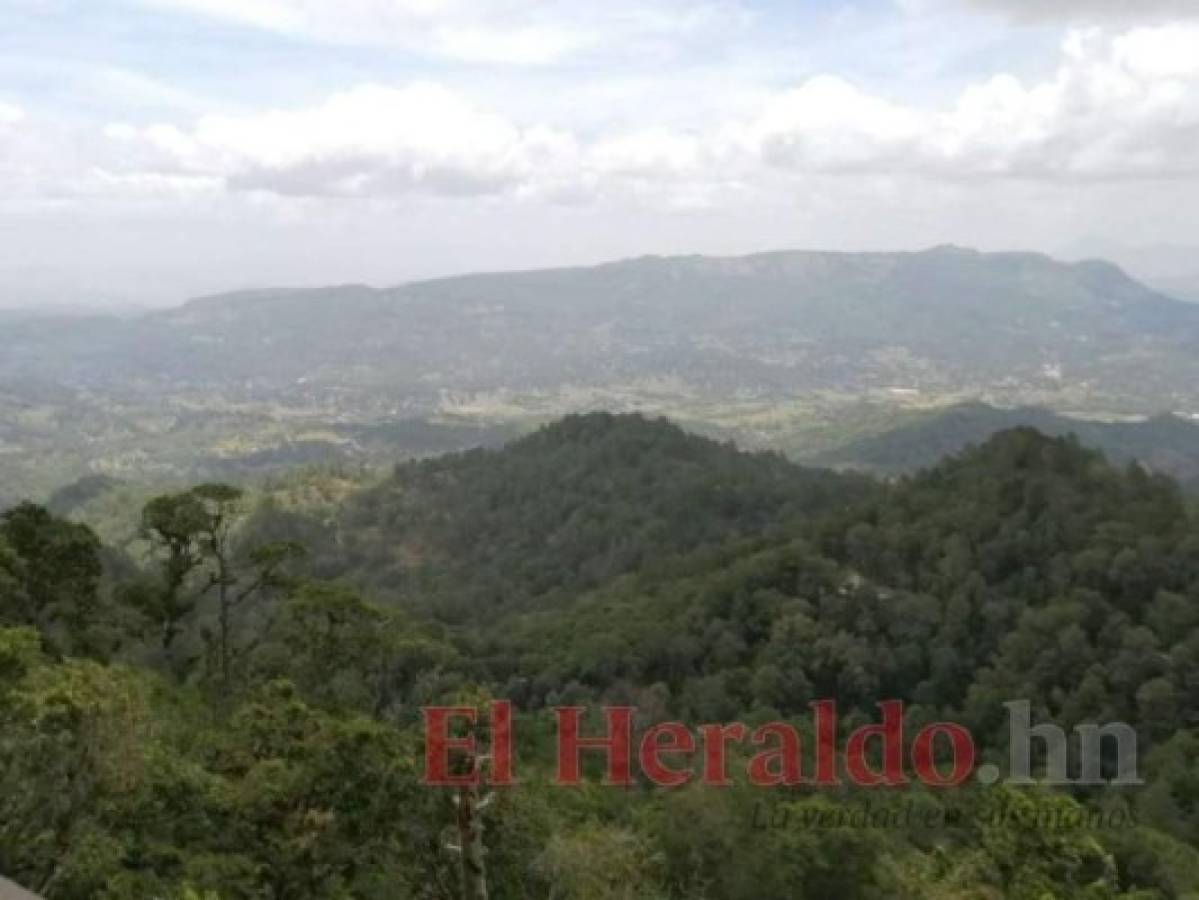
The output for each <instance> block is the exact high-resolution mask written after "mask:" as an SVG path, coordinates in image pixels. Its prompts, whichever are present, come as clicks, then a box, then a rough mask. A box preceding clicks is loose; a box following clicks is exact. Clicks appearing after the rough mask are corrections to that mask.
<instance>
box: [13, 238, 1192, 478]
mask: <svg viewBox="0 0 1199 900" xmlns="http://www.w3.org/2000/svg"><path fill="white" fill-rule="evenodd" d="M0 327H3V331H4V336H5V340H4V341H3V342H2V343H0V409H2V410H4V417H3V419H0V480H2V481H5V482H23V483H28V484H32V485H34V486H35V487H36V488H37V489H38V491H40V493H41V494H43V495H45V494H46V493H48V492H49V491H50V490H52V489H53V488H55V487H57V486H59V485H61V484H63V483H65V482H67V481H70V480H71V479H72V478H74V477H78V476H79V475H80V474H84V473H88V472H90V473H93V474H105V475H109V476H114V477H128V476H130V475H135V476H136V477H138V478H142V477H144V476H145V475H147V474H151V475H155V476H156V477H157V476H160V477H175V478H179V477H193V476H197V477H202V476H207V475H208V474H209V473H214V472H215V473H217V474H224V473H228V472H231V471H232V472H241V471H253V470H258V469H263V468H271V467H273V466H276V465H279V464H286V463H289V462H297V461H301V462H302V461H313V460H320V459H325V458H342V457H345V456H350V457H354V456H362V455H363V454H366V455H367V456H375V455H378V456H382V457H391V458H394V457H395V456H404V455H412V454H414V453H425V452H436V451H438V450H443V449H453V448H455V447H460V446H463V442H464V441H466V442H468V443H469V440H471V439H472V438H471V437H470V436H471V435H473V434H475V433H476V432H477V431H478V430H479V429H495V428H498V429H500V430H501V433H502V434H505V435H507V434H511V429H516V430H525V429H528V428H531V427H533V426H535V425H536V424H537V423H539V422H543V421H546V420H548V419H551V418H554V417H556V416H559V415H562V414H566V413H569V412H572V411H582V410H589V409H610V410H614V411H645V412H650V413H655V414H665V415H669V416H670V417H672V418H674V419H676V420H678V421H680V422H683V423H684V424H686V425H688V426H689V427H692V428H694V429H696V430H699V431H703V432H706V433H709V434H713V435H716V436H721V437H728V438H733V439H736V440H738V441H740V442H742V443H744V444H746V445H750V446H762V447H771V448H776V449H783V450H786V451H788V452H793V453H797V454H799V455H812V454H816V453H822V452H830V451H834V450H835V449H836V448H838V447H840V446H843V445H844V444H846V443H848V442H849V441H851V440H853V439H856V438H864V437H869V436H871V435H875V434H878V433H880V432H882V431H884V430H886V429H887V427H889V426H891V425H902V424H905V423H906V422H907V421H909V420H910V419H911V418H912V416H911V414H912V413H913V412H914V411H915V412H922V411H927V410H930V409H937V408H943V407H946V406H949V405H952V404H954V403H960V402H966V401H975V400H983V401H988V402H991V403H993V404H995V405H1000V406H1006V407H1019V406H1026V405H1036V406H1044V407H1047V408H1051V409H1056V410H1069V411H1076V412H1081V413H1085V414H1088V415H1092V416H1102V415H1111V414H1120V415H1128V414H1157V413H1162V412H1166V411H1180V412H1184V413H1187V412H1190V411H1193V410H1196V409H1199V305H1195V304H1191V303H1186V302H1183V301H1179V300H1175V299H1172V298H1170V297H1168V296H1166V295H1164V294H1162V293H1160V292H1158V291H1155V290H1153V289H1151V288H1149V287H1146V286H1145V285H1143V284H1141V283H1139V282H1137V281H1136V280H1134V279H1132V278H1131V277H1129V276H1128V275H1126V274H1125V273H1124V272H1123V271H1122V270H1120V269H1119V268H1117V267H1116V266H1114V265H1111V264H1108V263H1104V262H1099V261H1089V262H1080V263H1063V262H1059V261H1056V260H1053V259H1051V258H1049V257H1046V256H1042V255H1038V254H1032V253H981V252H978V251H974V250H968V249H963V248H959V247H951V246H945V247H937V248H933V249H931V250H927V251H923V252H918V253H822V252H806V251H783V252H775V253H763V254H756V255H752V256H745V257H736V258H713V257H702V256H686V257H670V258H663V257H643V258H638V259H630V260H624V261H619V262H613V263H608V264H604V265H599V266H594V267H589V268H570V269H553V270H542V271H529V272H507V273H489V274H477V275H465V276H458V277H452V278H442V279H437V280H432V281H425V282H419V283H412V284H406V285H401V286H398V287H394V288H387V289H375V288H370V287H365V286H361V285H345V286H339V287H329V288H321V289H315V290H308V289H306V290H283V289H280V290H258V291H244V292H239V293H235V294H225V295H220V296H214V297H205V298H201V299H197V300H193V301H191V302H189V303H187V304H185V305H183V306H182V307H179V308H176V309H171V310H166V311H158V312H153V313H147V314H142V315H136V316H122V317H118V316H111V317H107V316H99V315H93V316H71V315H59V316H53V317H36V316H34V317H29V316H7V317H6V318H5V319H4V320H3V323H2V326H0ZM413 422H416V423H418V424H417V425H416V426H413V425H412V424H411V423H413ZM420 423H424V424H420ZM429 424H431V426H432V428H433V429H434V430H436V429H442V431H443V433H444V437H445V441H444V442H443V443H444V446H442V445H441V444H440V443H438V441H437V440H433V441H432V442H430V440H429V435H430V431H429V428H427V427H426V425H429ZM463 429H465V431H463ZM414 432H417V433H419V434H420V435H421V437H420V440H419V441H417V442H416V443H413V442H410V441H409V440H408V436H410V435H411V434H412V433H414ZM388 435H392V436H393V437H394V440H390V441H389V439H388Z"/></svg>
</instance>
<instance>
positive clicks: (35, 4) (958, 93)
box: [0, 0, 1199, 305]
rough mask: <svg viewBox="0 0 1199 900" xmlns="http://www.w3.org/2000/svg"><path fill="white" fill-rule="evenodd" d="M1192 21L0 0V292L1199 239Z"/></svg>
mask: <svg viewBox="0 0 1199 900" xmlns="http://www.w3.org/2000/svg"><path fill="white" fill-rule="evenodd" d="M1131 7H1135V8H1136V10H1137V12H1136V14H1135V15H1130V14H1128V12H1127V10H1128V9H1129V8H1131ZM1195 13H1199V2H1197V0H1138V2H1135V3H1133V2H1129V0H1037V2H1032V0H846V2H834V0H760V2H751V0H603V2H596V0H559V2H537V0H86V2H84V0H0V305H15V304H19V303H33V302H44V303H49V302H64V301H70V300H72V299H76V298H77V299H79V300H80V301H85V300H86V301H92V300H96V299H98V298H102V299H106V300H109V301H112V302H125V301H128V302H138V303H141V302H173V301H178V300H181V299H183V298H184V297H186V296H188V295H192V294H196V293H200V292H207V291H216V290H222V289H228V288H235V287H241V286H249V285H263V284H326V283H334V282H345V281H363V282H369V283H375V284H387V283H395V282H399V281H403V280H407V279H410V278H416V277H423V276H428V275H435V274H441V273H450V272H460V271H471V270H479V269H495V268H520V267H529V266H544V265H557V264H566V263H586V262H595V261H599V260H603V259H610V258H614V257H619V256H627V255H638V254H644V253H683V252H703V253H741V252H749V251H754V250H763V249H774V248H783V247H803V248H827V249H880V248H887V249H889V248H895V249H908V248H917V247H922V246H927V245H932V244H937V243H944V242H953V243H959V244H968V245H974V246H980V247H983V248H1010V247H1027V248H1034V249H1044V250H1049V251H1055V252H1067V253H1068V252H1073V251H1074V250H1075V249H1076V248H1080V247H1104V246H1113V245H1120V244H1125V245H1148V244H1175V245H1188V244H1190V245H1199V15H1194V14H1195ZM1188 15H1191V17H1190V18H1188ZM1195 268H1196V270H1199V263H1197V264H1196V267H1195Z"/></svg>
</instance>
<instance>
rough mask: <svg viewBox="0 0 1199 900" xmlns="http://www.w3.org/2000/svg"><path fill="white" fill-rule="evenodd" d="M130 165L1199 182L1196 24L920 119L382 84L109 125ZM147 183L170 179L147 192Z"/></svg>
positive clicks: (588, 175)
mask: <svg viewBox="0 0 1199 900" xmlns="http://www.w3.org/2000/svg"><path fill="white" fill-rule="evenodd" d="M108 135H109V137H110V139H111V143H112V144H113V146H114V147H115V148H119V151H118V150H116V149H114V150H113V151H112V152H113V154H114V155H115V156H116V157H117V158H119V160H120V164H119V165H117V166H116V167H115V168H113V169H112V171H113V172H114V174H118V175H120V174H124V175H133V174H137V173H142V174H146V175H150V176H155V177H158V178H159V179H167V181H165V182H164V183H171V184H174V183H175V182H172V181H170V179H178V178H184V179H186V178H192V179H198V183H201V184H204V185H212V184H223V185H224V186H225V188H226V189H227V190H230V191H233V192H251V193H254V192H256V193H266V194H273V195H277V196H283V197H335V198H387V197H398V196H403V195H408V194H425V195H434V196H458V197H461V196H470V197H502V196H506V197H509V198H514V199H518V200H522V201H545V202H552V203H580V202H587V201H591V200H596V199H603V198H612V197H625V198H628V197H632V198H635V199H636V200H637V201H638V202H642V203H647V204H653V205H658V206H661V207H663V208H677V207H679V206H683V207H694V206H705V205H715V204H716V202H717V201H718V200H719V199H720V198H721V197H726V196H727V195H728V194H729V193H730V192H734V193H741V194H745V193H746V192H752V191H755V190H758V191H766V190H773V189H776V188H778V186H779V184H780V182H779V180H778V179H780V178H782V179H786V178H793V179H794V178H803V177H806V176H827V175H846V174H868V175H884V176H917V177H920V178H925V179H939V180H942V181H945V182H955V183H956V182H971V181H975V182H977V181H994V180H1002V179H1022V180H1033V181H1046V182H1059V183H1082V182H1095V181H1136V180H1170V179H1173V180H1180V179H1191V180H1199V156H1196V154H1195V153H1194V148H1195V147H1196V146H1197V145H1199V25H1186V24H1173V25H1166V26H1159V27H1149V28H1136V29H1132V30H1129V31H1125V32H1122V33H1117V34H1110V33H1106V32H1103V31H1097V30H1076V31H1072V32H1070V34H1069V36H1068V37H1067V38H1066V40H1065V41H1064V43H1063V45H1062V48H1061V58H1060V61H1059V65H1058V67H1057V69H1056V71H1055V72H1054V73H1052V74H1051V75H1050V76H1049V77H1047V78H1045V79H1043V80H1040V81H1034V82H1026V81H1024V80H1021V79H1020V78H1018V77H1016V76H1015V75H1013V74H1011V73H1002V72H1001V73H997V74H995V75H993V76H991V77H988V78H985V79H982V80H979V81H977V82H975V83H973V84H970V85H968V86H966V87H965V89H963V90H962V91H961V92H960V93H959V95H958V96H957V97H956V98H955V99H951V100H949V101H947V102H946V103H944V104H941V105H930V106H919V105H914V104H911V103H904V102H899V101H897V100H894V99H891V98H887V97H884V96H880V95H878V94H877V93H872V92H868V91H866V90H864V89H862V88H861V87H859V86H855V85H854V84H852V83H851V82H850V81H848V80H846V79H844V78H841V77H838V76H834V75H820V76H816V77H813V78H810V79H808V80H806V81H804V82H802V83H801V84H799V85H798V86H796V87H794V88H792V89H789V90H784V91H781V92H777V93H775V94H773V95H770V96H768V97H766V98H765V99H764V100H760V101H758V102H757V105H756V107H754V108H747V109H746V110H745V111H744V112H743V113H742V114H740V115H733V116H729V117H728V118H726V119H724V120H722V121H710V122H707V123H705V124H700V125H698V126H696V127H695V128H694V129H693V130H691V131H680V130H678V129H677V128H671V127H668V126H666V125H660V126H656V127H654V126H649V127H643V128H638V129H634V130H627V131H621V130H609V131H602V130H601V132H600V133H598V134H587V135H584V134H580V133H576V132H574V131H572V130H571V129H570V128H568V127H565V126H561V125H556V124H545V123H521V122H518V121H514V120H512V119H510V118H508V117H506V116H503V115H500V114H498V113H496V112H493V111H490V110H487V109H484V108H481V107H480V106H478V105H477V104H475V103H473V102H472V101H471V100H470V99H468V98H467V97H465V96H463V95H462V94H460V93H458V92H455V91H452V90H450V89H448V88H446V87H444V86H441V85H438V84H434V83H429V82H417V83H413V84H410V85H407V86H403V87H388V86H384V85H375V84H366V85H361V86H358V87H356V88H353V89H351V90H348V91H344V92H341V93H338V94H335V95H333V96H331V97H329V98H328V99H327V100H325V101H324V102H322V103H320V104H318V105H315V106H312V107H309V108H301V109H292V110H274V111H265V112H261V113H257V114H247V115H240V116H205V117H202V118H200V119H199V120H197V121H196V122H195V123H194V124H193V125H191V126H189V127H180V126H178V125H174V124H159V125H153V126H150V127H145V128H134V127H131V126H127V125H125V126H123V125H115V126H112V127H110V128H109V129H108ZM148 183H151V184H152V183H155V182H154V181H153V179H151V180H150V181H149V182H148Z"/></svg>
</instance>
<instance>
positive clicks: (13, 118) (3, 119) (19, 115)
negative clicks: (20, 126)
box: [0, 102, 25, 126]
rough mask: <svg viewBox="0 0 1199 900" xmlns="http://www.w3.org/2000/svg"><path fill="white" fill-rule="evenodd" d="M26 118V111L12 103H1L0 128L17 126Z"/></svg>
mask: <svg viewBox="0 0 1199 900" xmlns="http://www.w3.org/2000/svg"><path fill="white" fill-rule="evenodd" d="M24 118H25V110H23V109H21V107H19V106H14V105H13V104H11V103H4V102H0V126H4V125H15V124H17V123H18V122H20V121H21V120H22V119H24Z"/></svg>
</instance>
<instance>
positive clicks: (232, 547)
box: [124, 484, 303, 696]
mask: <svg viewBox="0 0 1199 900" xmlns="http://www.w3.org/2000/svg"><path fill="white" fill-rule="evenodd" d="M242 497H243V492H242V490H241V489H240V488H236V487H232V486H230V485H226V484H203V485H199V486H198V487H194V488H192V489H191V490H189V491H185V492H183V493H180V494H169V495H165V496H161V497H156V498H155V499H153V500H151V501H150V502H149V503H147V504H146V506H145V508H144V510H143V512H142V523H143V532H144V534H145V535H146V536H147V538H148V539H149V540H150V541H151V543H152V545H153V546H154V547H155V548H156V549H157V550H158V552H159V553H160V554H161V562H160V569H161V581H160V583H159V584H157V585H148V584H144V583H143V584H136V585H133V586H131V588H130V589H129V590H127V591H126V593H125V595H124V596H125V598H126V600H127V601H128V602H129V603H130V604H131V605H133V606H135V607H136V608H138V609H139V610H140V611H141V612H142V613H143V614H145V615H147V616H149V617H151V618H152V619H153V620H155V621H156V622H157V623H158V627H159V629H160V639H161V645H162V649H163V651H164V652H167V653H170V651H171V647H172V645H173V644H174V642H175V640H176V638H177V637H178V635H179V633H180V632H181V630H182V628H183V625H184V623H185V622H186V620H187V619H189V618H190V617H192V615H193V614H194V613H195V611H196V609H197V606H198V604H199V603H200V601H201V600H202V599H203V598H204V597H205V596H208V595H210V594H211V595H215V598H216V630H215V632H212V631H210V630H208V629H205V631H204V632H203V636H204V638H205V640H206V642H207V643H208V645H209V655H208V658H209V661H210V670H211V672H212V674H213V676H214V677H215V680H216V682H217V684H218V686H219V689H220V692H221V693H222V694H224V695H226V696H227V695H228V694H229V692H230V690H231V688H232V683H233V665H234V662H235V659H236V658H237V657H240V656H241V655H243V654H244V652H245V650H246V649H248V647H249V646H253V645H254V644H256V643H257V640H256V639H255V640H251V641H249V642H247V643H246V645H245V646H243V647H242V648H239V647H238V646H237V645H236V635H235V634H234V627H233V626H234V623H233V619H234V615H235V613H236V612H237V611H238V610H241V609H243V608H245V607H247V606H248V605H250V603H251V601H253V600H258V599H261V598H262V597H264V596H265V595H266V594H267V593H268V592H270V591H271V590H273V589H276V588H280V587H283V586H285V585H287V584H289V583H290V582H289V581H288V579H286V578H285V577H284V575H283V570H284V568H285V567H286V565H287V564H288V563H289V562H290V561H292V560H294V559H296V558H297V557H299V556H301V555H302V554H303V549H302V548H301V547H300V546H299V545H298V544H295V543H292V542H289V541H280V542H274V543H269V544H263V545H260V546H256V547H252V548H250V549H248V550H246V551H244V552H242V548H241V547H239V546H237V545H236V544H235V541H234V533H235V529H236V526H237V524H238V522H239V521H240V519H241V517H242V515H243V513H244V510H243V508H242Z"/></svg>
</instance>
